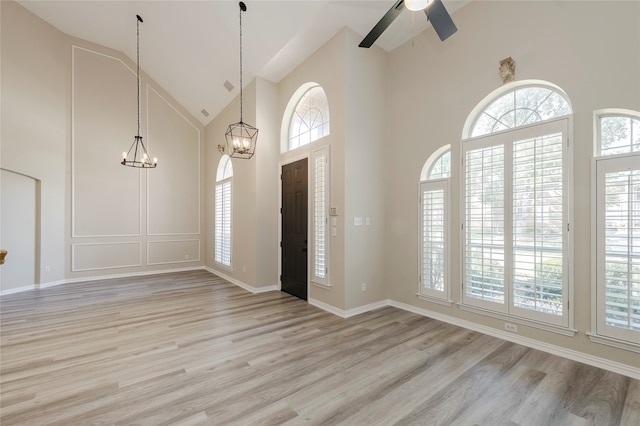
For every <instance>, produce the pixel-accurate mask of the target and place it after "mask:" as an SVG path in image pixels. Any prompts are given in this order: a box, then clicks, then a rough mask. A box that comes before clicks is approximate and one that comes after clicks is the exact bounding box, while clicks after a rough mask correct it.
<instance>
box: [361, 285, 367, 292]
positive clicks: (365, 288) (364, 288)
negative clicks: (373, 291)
mask: <svg viewBox="0 0 640 426" xmlns="http://www.w3.org/2000/svg"><path fill="white" fill-rule="evenodd" d="M362 291H367V283H362Z"/></svg>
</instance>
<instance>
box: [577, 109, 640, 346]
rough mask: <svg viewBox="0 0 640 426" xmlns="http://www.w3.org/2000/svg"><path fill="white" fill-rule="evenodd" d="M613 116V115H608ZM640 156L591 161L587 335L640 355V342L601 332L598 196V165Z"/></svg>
mask: <svg viewBox="0 0 640 426" xmlns="http://www.w3.org/2000/svg"><path fill="white" fill-rule="evenodd" d="M601 111H626V113H625V114H624V115H628V113H629V110H611V109H609V110H601ZM606 115H611V114H606ZM600 116H601V115H600V114H597V115H594V117H595V121H596V122H597V123H598V124H597V125H595V124H594V131H595V133H594V139H596V141H595V142H594V153H598V154H599V153H600V149H599V147H597V145H599V144H600V140H599V139H600V127H599V122H600V119H599V118H600ZM639 156H640V154H638V153H637V152H634V153H626V154H616V155H605V156H598V157H593V158H592V160H591V189H592V190H591V193H592V194H593V195H592V197H591V230H592V232H591V331H590V332H588V333H587V336H589V340H590V341H592V342H594V343H598V344H602V345H606V346H612V347H615V348H620V349H625V350H628V351H632V352H637V353H640V342H639V343H637V344H636V343H633V342H630V341H628V340H625V339H621V338H617V337H614V336H610V335H608V334H606V333H600V332H599V329H600V327H599V321H600V318H599V315H598V312H599V311H600V307H599V304H598V290H599V289H598V196H597V187H598V163H599V162H600V161H607V160H618V159H625V158H633V157H639Z"/></svg>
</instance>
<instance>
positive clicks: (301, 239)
mask: <svg viewBox="0 0 640 426" xmlns="http://www.w3.org/2000/svg"><path fill="white" fill-rule="evenodd" d="M307 192H308V187H307V159H306V158H305V159H302V160H299V161H296V162H295V163H291V164H287V165H285V166H282V242H281V247H282V276H281V278H280V280H281V282H282V291H285V292H287V293H289V294H292V295H294V296H296V297H299V298H301V299H304V300H307V196H308V195H307Z"/></svg>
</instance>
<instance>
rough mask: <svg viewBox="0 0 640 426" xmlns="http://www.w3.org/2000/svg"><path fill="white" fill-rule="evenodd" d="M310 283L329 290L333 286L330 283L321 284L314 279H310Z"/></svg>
mask: <svg viewBox="0 0 640 426" xmlns="http://www.w3.org/2000/svg"><path fill="white" fill-rule="evenodd" d="M311 284H313V285H314V286H316V287H320V288H323V289H325V290H331V289H332V288H333V286H332V285H331V284H323V283H319V282H316V281H311Z"/></svg>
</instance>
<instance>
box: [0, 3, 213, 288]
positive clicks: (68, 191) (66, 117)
mask: <svg viewBox="0 0 640 426" xmlns="http://www.w3.org/2000/svg"><path fill="white" fill-rule="evenodd" d="M1 7H2V146H1V153H2V157H1V164H0V166H1V167H2V168H3V169H6V170H9V171H12V172H16V173H20V174H24V175H27V176H30V177H33V178H34V179H37V180H38V181H39V182H40V187H41V189H40V190H41V195H40V197H41V200H40V205H39V211H38V212H37V214H38V217H39V218H40V223H39V225H40V227H41V229H40V234H41V238H40V241H39V244H38V248H39V250H40V253H39V254H38V255H37V257H38V258H39V259H40V262H39V266H38V270H39V274H36V277H38V276H39V278H40V279H39V280H38V279H37V278H36V279H35V281H39V282H34V283H31V284H40V285H48V284H55V283H60V282H65V281H72V280H75V279H80V278H82V277H99V276H109V275H115V274H131V273H147V272H151V271H155V270H167V269H181V268H185V267H198V266H202V265H203V264H204V238H203V237H202V230H203V229H204V226H203V224H204V214H203V213H204V206H201V203H200V200H201V199H202V198H203V197H202V194H203V193H204V173H203V172H202V168H203V166H204V155H202V153H203V152H204V144H203V143H201V140H202V139H203V134H204V128H203V127H202V126H201V125H200V124H199V123H198V122H197V121H196V120H195V119H193V117H190V116H189V114H188V113H187V112H186V111H185V110H184V109H183V108H182V107H181V106H180V105H179V104H178V103H177V102H175V100H174V99H172V98H171V96H170V95H169V94H168V93H166V92H165V91H164V90H162V88H161V87H159V86H158V85H157V84H156V83H155V82H154V81H153V80H152V79H150V78H149V77H148V76H147V75H146V74H144V72H141V84H140V87H141V98H140V99H141V135H142V136H143V138H144V139H143V140H144V141H145V144H147V147H148V149H149V151H150V154H151V156H157V157H158V158H159V166H158V168H157V169H155V170H150V171H139V170H137V169H131V168H125V167H123V166H121V165H120V164H119V162H120V161H121V159H122V152H123V151H127V150H128V149H129V146H130V145H131V143H132V142H133V137H134V135H135V134H136V130H137V129H136V117H137V114H136V108H137V104H136V75H135V69H136V65H135V63H133V62H132V61H131V60H129V59H128V58H126V57H125V56H124V55H122V53H120V52H114V51H111V50H110V49H107V48H104V47H102V46H97V45H94V44H91V43H88V42H85V41H83V40H78V39H74V38H71V37H69V36H66V35H65V34H62V33H61V32H59V31H58V30H56V29H55V28H54V27H52V26H50V25H49V24H47V23H45V22H44V21H42V20H40V19H39V18H37V17H35V16H34V15H33V14H31V13H30V12H28V11H26V10H25V9H23V8H22V7H21V6H19V5H17V4H16V3H14V2H2V3H1ZM142 58H144V55H141V61H142ZM141 68H144V64H141ZM4 284H5V283H3V287H4Z"/></svg>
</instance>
